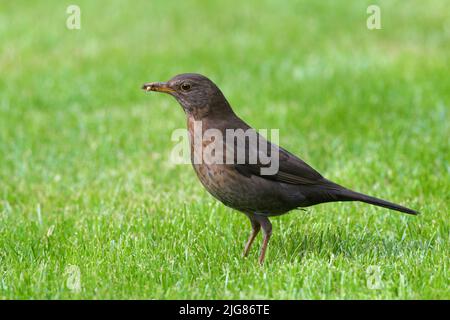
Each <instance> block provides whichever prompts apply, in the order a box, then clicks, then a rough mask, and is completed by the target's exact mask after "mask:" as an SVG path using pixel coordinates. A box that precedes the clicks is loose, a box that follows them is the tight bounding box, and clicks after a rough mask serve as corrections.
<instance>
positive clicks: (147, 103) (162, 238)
mask: <svg viewBox="0 0 450 320" xmlns="http://www.w3.org/2000/svg"><path fill="white" fill-rule="evenodd" d="M372 3H375V4H378V5H379V6H380V8H381V23H382V29H380V30H368V29H367V27H366V19H367V17H368V14H367V13H366V9H367V6H368V5H369V4H372ZM69 4H78V5H79V7H80V9H81V29H79V30H69V29H67V28H66V19H67V17H68V14H67V13H66V8H67V6H68V5H69ZM449 52H450V11H449V10H448V3H447V1H444V0H442V1H439V0H432V1H426V2H424V1H419V0H415V1H407V2H405V1H377V0H375V1H360V0H354V1H340V2H337V1H331V0H330V1H298V2H297V1H292V2H283V5H280V3H279V2H278V1H273V0H267V1H256V0H253V1H245V2H242V1H241V2H237V1H236V2H229V1H228V2H226V1H208V2H206V1H200V0H198V1H194V0H186V1H133V2H125V1H107V2H106V1H102V2H100V1H95V2H94V1H87V0H85V1H79V0H76V1H56V0H55V1H35V2H25V1H9V2H5V1H3V2H2V4H1V5H0V74H1V75H0V298H2V299H15V298H19V299H78V298H89V299H91V298H92V299H110V298H115V299H129V298H137V299H187V298H192V299H240V298H242V299H266V298H269V299H322V298H326V299H353V298H357V299H368V298H370V299H391V298H392V299H432V298H438V299H449V298H450V290H449V284H450V283H449V282H450V272H449V252H450V250H449V240H450V226H449V202H450V182H449V181H450V179H449V178H450V163H449V159H450V148H449V143H450V128H449V122H450V116H449V110H450V109H449V108H450V90H449V88H450V77H449V74H450V60H449ZM183 72H198V73H202V74H205V75H207V76H208V77H210V78H211V79H213V80H214V81H215V82H216V83H217V84H218V85H219V86H220V88H221V89H222V91H223V92H224V94H225V95H226V96H227V98H228V100H229V101H230V103H231V104H232V106H233V107H234V109H235V111H236V113H237V114H238V115H240V116H241V117H242V118H244V119H245V120H246V121H247V122H248V123H249V124H251V125H252V126H254V127H255V128H267V129H271V128H279V129H280V144H281V145H282V146H283V147H285V148H286V149H288V150H290V151H291V152H293V153H295V154H297V155H299V156H300V157H302V158H303V159H304V160H305V161H307V162H308V163H309V164H311V165H312V166H313V167H314V168H316V169H317V170H319V171H320V172H322V173H323V175H324V176H326V177H327V178H329V179H331V180H334V181H336V182H338V183H340V184H342V185H345V186H347V187H350V188H353V189H355V190H357V191H360V192H364V193H368V194H371V195H374V196H377V197H381V198H385V199H388V200H391V201H394V202H397V203H400V204H403V205H406V206H409V207H411V208H414V209H417V210H419V211H421V213H422V214H421V215H419V216H409V215H405V214H401V213H398V212H394V211H389V210H386V209H383V208H377V207H372V206H370V205H366V204H362V203H334V204H323V205H319V206H315V207H311V208H308V209H307V210H306V211H293V212H292V213H290V214H288V215H284V216H281V217H276V218H273V219H272V223H273V228H274V233H273V237H272V240H271V243H270V244H269V249H268V253H267V257H266V263H265V265H264V266H262V267H261V266H259V265H258V263H257V257H258V247H259V245H260V241H261V236H259V237H258V238H257V243H256V244H255V246H254V247H253V250H252V251H251V254H250V256H249V257H248V258H247V259H244V258H242V257H241V254H242V249H243V246H244V243H245V241H246V240H247V237H248V234H249V232H250V224H249V222H248V219H247V218H246V217H245V216H244V215H243V214H241V213H239V212H236V211H233V210H231V209H229V208H227V207H225V206H224V205H222V204H221V203H219V202H218V201H216V200H215V199H214V198H213V197H212V196H210V195H209V194H207V192H206V191H205V190H204V189H203V187H202V186H201V185H200V183H199V182H198V181H197V177H196V176H195V173H194V171H193V170H192V168H191V166H190V165H175V164H172V163H171V162H170V161H169V160H168V159H169V155H170V152H171V150H172V148H173V146H174V142H173V141H171V134H172V132H173V131H174V130H175V129H178V128H184V127H185V116H184V114H183V112H182V110H181V108H180V107H179V105H178V104H177V103H176V101H175V100H174V99H172V98H170V97H168V96H165V95H157V94H145V93H144V92H142V90H140V86H141V85H142V83H144V82H147V81H161V80H167V79H169V78H171V77H172V76H173V75H175V74H178V73H183Z"/></svg>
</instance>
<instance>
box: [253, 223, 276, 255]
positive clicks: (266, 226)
mask: <svg viewBox="0 0 450 320" xmlns="http://www.w3.org/2000/svg"><path fill="white" fill-rule="evenodd" d="M255 217H256V219H257V220H258V222H259V224H260V225H261V228H262V230H263V244H262V247H261V254H260V255H259V263H260V264H263V263H264V258H265V256H266V250H267V244H268V243H269V240H270V236H271V235H272V224H271V223H270V221H269V218H267V217H265V216H258V215H255Z"/></svg>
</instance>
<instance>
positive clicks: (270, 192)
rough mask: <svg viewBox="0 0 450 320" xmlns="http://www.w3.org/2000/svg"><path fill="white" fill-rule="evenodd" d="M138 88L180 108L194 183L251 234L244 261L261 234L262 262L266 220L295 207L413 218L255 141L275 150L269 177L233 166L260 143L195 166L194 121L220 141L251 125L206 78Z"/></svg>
mask: <svg viewBox="0 0 450 320" xmlns="http://www.w3.org/2000/svg"><path fill="white" fill-rule="evenodd" d="M142 88H143V89H144V90H146V91H158V92H165V93H168V94H170V95H172V96H173V97H175V99H177V100H178V102H179V103H180V105H181V106H182V107H183V110H184V111H185V113H186V116H187V126H188V131H189V136H190V141H191V160H192V162H193V167H194V170H195V172H196V174H197V176H198V178H199V180H200V181H201V183H202V184H203V186H204V187H205V188H206V189H207V190H208V191H209V193H211V194H212V195H213V196H214V197H216V198H217V199H219V200H220V201H221V202H223V203H224V204H225V205H227V206H229V207H231V208H234V209H236V210H239V211H241V212H243V213H245V214H246V215H247V216H248V218H249V219H250V222H251V225H252V233H251V235H250V238H249V239H248V241H247V244H246V245H245V249H244V256H247V254H248V252H249V250H250V247H251V245H252V243H253V240H254V239H255V237H256V235H257V234H258V232H259V231H260V229H262V230H263V234H264V237H263V244H262V248H261V254H260V257H259V261H260V263H263V261H264V257H265V252H266V248H267V243H268V242H269V239H270V236H271V234H272V225H271V223H270V221H269V219H268V217H270V216H276V215H281V214H284V213H287V212H289V211H291V210H293V209H296V208H301V207H308V206H311V205H315V204H319V203H324V202H334V201H362V202H366V203H370V204H373V205H377V206H381V207H385V208H388V209H392V210H397V211H401V212H405V213H408V214H417V213H418V212H416V211H414V210H411V209H408V208H406V207H403V206H400V205H397V204H394V203H391V202H388V201H385V200H381V199H378V198H374V197H371V196H367V195H364V194H361V193H357V192H355V191H352V190H349V189H346V188H344V187H342V186H340V185H338V184H336V183H334V182H331V181H329V180H327V179H326V178H324V177H323V176H322V175H321V174H320V173H319V172H317V171H316V170H314V169H313V168H312V167H310V166H309V165H308V164H306V163H305V162H304V161H303V160H301V159H299V158H298V157H296V156H295V155H293V154H291V153H289V152H288V151H286V150H284V149H283V148H281V147H278V146H276V145H274V144H271V143H270V142H268V141H267V140H265V139H263V138H262V137H259V136H258V137H259V138H260V139H262V140H261V141H262V142H263V144H266V146H268V148H266V149H263V150H264V151H263V152H266V154H269V152H270V150H271V149H270V148H273V149H272V152H273V150H275V152H276V153H277V154H278V158H279V167H278V171H277V172H276V173H274V174H270V175H264V174H262V173H261V169H262V168H263V167H267V164H266V165H263V164H261V162H256V163H253V162H252V163H249V162H248V161H246V162H245V163H241V162H239V161H237V158H236V157H237V154H238V153H239V152H241V153H243V154H245V155H246V157H249V155H251V154H253V153H254V152H261V150H262V149H261V144H259V145H257V148H256V149H252V148H249V146H248V145H247V144H246V145H245V146H240V145H237V144H236V143H235V142H233V146H234V157H235V159H234V160H235V161H234V162H233V163H228V164H227V163H225V164H221V163H205V162H200V163H195V161H194V158H195V156H196V152H199V151H198V150H196V148H195V147H194V143H193V141H194V132H195V130H194V123H195V121H198V122H200V123H201V125H202V132H201V133H202V134H203V133H204V132H205V131H206V130H208V129H216V130H218V131H219V132H221V133H222V135H223V137H224V138H225V137H226V130H227V129H235V130H236V129H243V130H247V129H251V128H250V126H248V125H247V124H246V123H245V122H244V121H243V120H241V119H240V118H239V117H238V116H237V115H236V114H235V113H234V112H233V110H232V109H231V106H230V104H229V103H228V101H227V100H226V99H225V97H224V95H223V94H222V92H221V91H220V89H219V88H218V87H217V86H216V85H215V84H214V83H213V82H212V81H211V80H209V79H208V78H206V77H205V76H202V75H199V74H191V73H190V74H181V75H177V76H175V77H174V78H172V79H171V80H169V81H168V82H152V83H146V84H144V85H143V87H142ZM200 137H201V139H203V140H201V143H202V146H203V147H207V145H208V144H209V143H212V141H211V140H208V139H204V138H202V135H200ZM228 143H229V142H228ZM224 145H225V146H226V145H227V141H224ZM224 148H225V149H226V147H224ZM244 149H245V150H244ZM265 150H268V151H265ZM224 153H225V152H224ZM246 159H247V158H246ZM224 162H225V161H224Z"/></svg>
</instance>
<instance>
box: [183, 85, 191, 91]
mask: <svg viewBox="0 0 450 320" xmlns="http://www.w3.org/2000/svg"><path fill="white" fill-rule="evenodd" d="M181 89H182V90H183V91H188V90H189V89H191V85H190V84H189V83H183V84H182V85H181Z"/></svg>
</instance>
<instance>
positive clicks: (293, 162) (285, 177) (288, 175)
mask: <svg viewBox="0 0 450 320" xmlns="http://www.w3.org/2000/svg"><path fill="white" fill-rule="evenodd" d="M262 141H263V143H266V144H267V145H266V148H260V146H261V145H262V144H261V143H259V144H258V146H257V148H252V147H251V146H250V147H249V145H248V144H246V145H245V151H244V150H243V149H242V148H240V147H239V146H238V145H236V144H234V146H235V155H236V153H239V152H241V154H242V152H245V154H246V159H245V160H246V162H245V163H239V162H237V160H236V157H235V163H234V166H235V168H236V170H237V171H238V172H239V173H241V174H242V175H244V176H247V177H249V176H251V175H256V176H260V177H262V178H265V179H269V180H275V181H280V182H284V183H289V184H303V185H307V184H321V183H327V182H328V180H326V179H325V178H324V177H322V175H321V174H320V173H319V172H317V171H316V170H314V169H313V168H312V167H310V166H309V165H308V164H307V163H306V162H304V161H303V160H301V159H299V158H298V157H296V156H295V155H293V154H292V153H290V152H289V151H287V150H285V149H283V148H281V147H279V146H277V145H275V144H272V143H271V142H269V141H267V140H265V139H264V138H262ZM255 152H257V153H258V155H261V154H263V155H265V156H266V158H270V157H271V155H272V154H274V155H276V153H278V171H276V173H274V174H262V172H261V169H263V168H268V167H270V164H271V163H266V164H263V163H261V161H260V158H259V157H258V161H257V163H248V162H249V161H248V160H249V159H251V156H250V155H251V154H253V155H254V154H255ZM272 161H273V160H272ZM275 164H276V162H275Z"/></svg>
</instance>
